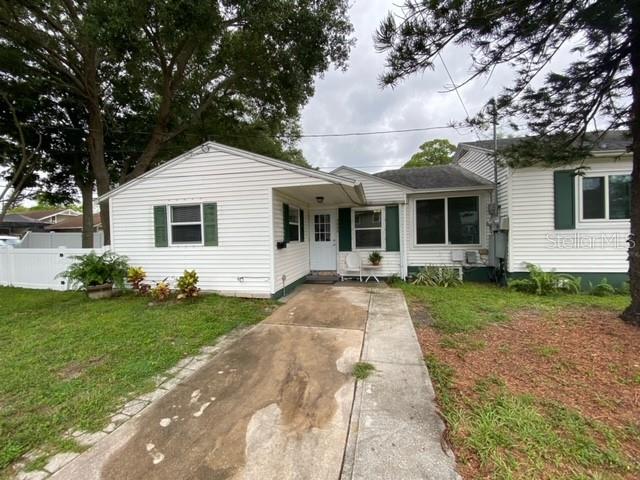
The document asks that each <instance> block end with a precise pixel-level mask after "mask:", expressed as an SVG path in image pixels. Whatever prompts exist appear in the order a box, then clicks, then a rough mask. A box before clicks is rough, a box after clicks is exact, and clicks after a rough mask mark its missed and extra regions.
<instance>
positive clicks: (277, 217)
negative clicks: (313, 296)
mask: <svg viewBox="0 0 640 480" xmlns="http://www.w3.org/2000/svg"><path fill="white" fill-rule="evenodd" d="M283 203H288V204H289V205H290V206H294V207H298V208H301V209H303V210H304V242H289V243H288V244H287V248H282V249H280V250H278V249H276V250H275V269H274V278H273V281H274V285H275V288H274V290H275V291H276V292H277V291H278V290H280V289H281V288H283V286H285V285H289V284H291V283H293V282H295V281H296V280H299V279H300V278H302V277H304V276H306V275H307V274H308V273H309V271H310V269H309V245H310V238H311V237H310V235H311V226H310V225H309V205H307V204H306V203H304V202H301V201H299V200H296V199H294V198H292V197H289V196H285V195H283V194H282V193H280V192H277V191H274V192H273V227H274V228H273V236H274V239H273V240H274V243H273V244H274V245H275V244H276V242H280V241H282V240H283V239H284V219H283V218H282V204H283ZM283 275H284V276H285V280H284V281H283V279H282V276H283Z"/></svg>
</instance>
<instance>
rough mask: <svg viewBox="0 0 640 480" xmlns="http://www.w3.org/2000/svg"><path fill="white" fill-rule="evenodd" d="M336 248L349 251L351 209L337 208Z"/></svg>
mask: <svg viewBox="0 0 640 480" xmlns="http://www.w3.org/2000/svg"><path fill="white" fill-rule="evenodd" d="M338 232H339V234H340V236H339V240H338V249H339V250H340V251H341V252H350V251H351V209H350V208H340V209H338Z"/></svg>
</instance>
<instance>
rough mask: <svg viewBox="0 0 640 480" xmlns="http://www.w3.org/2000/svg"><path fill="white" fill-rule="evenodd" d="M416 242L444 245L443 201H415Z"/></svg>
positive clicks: (440, 199)
mask: <svg viewBox="0 0 640 480" xmlns="http://www.w3.org/2000/svg"><path fill="white" fill-rule="evenodd" d="M416 234H417V235H416V242H417V243H419V244H420V243H444V242H445V235H444V199H443V198H438V199H435V200H417V201H416Z"/></svg>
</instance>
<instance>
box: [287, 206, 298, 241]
mask: <svg viewBox="0 0 640 480" xmlns="http://www.w3.org/2000/svg"><path fill="white" fill-rule="evenodd" d="M288 224H289V241H290V242H299V241H300V209H299V208H298V207H294V206H293V205H289V220H288Z"/></svg>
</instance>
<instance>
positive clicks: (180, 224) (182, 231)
mask: <svg viewBox="0 0 640 480" xmlns="http://www.w3.org/2000/svg"><path fill="white" fill-rule="evenodd" d="M202 223H203V222H202V204H195V205H170V207H169V226H170V228H169V232H171V233H170V235H171V237H170V238H171V245H202V244H203V241H202V239H203V238H204V234H203V231H202Z"/></svg>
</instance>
